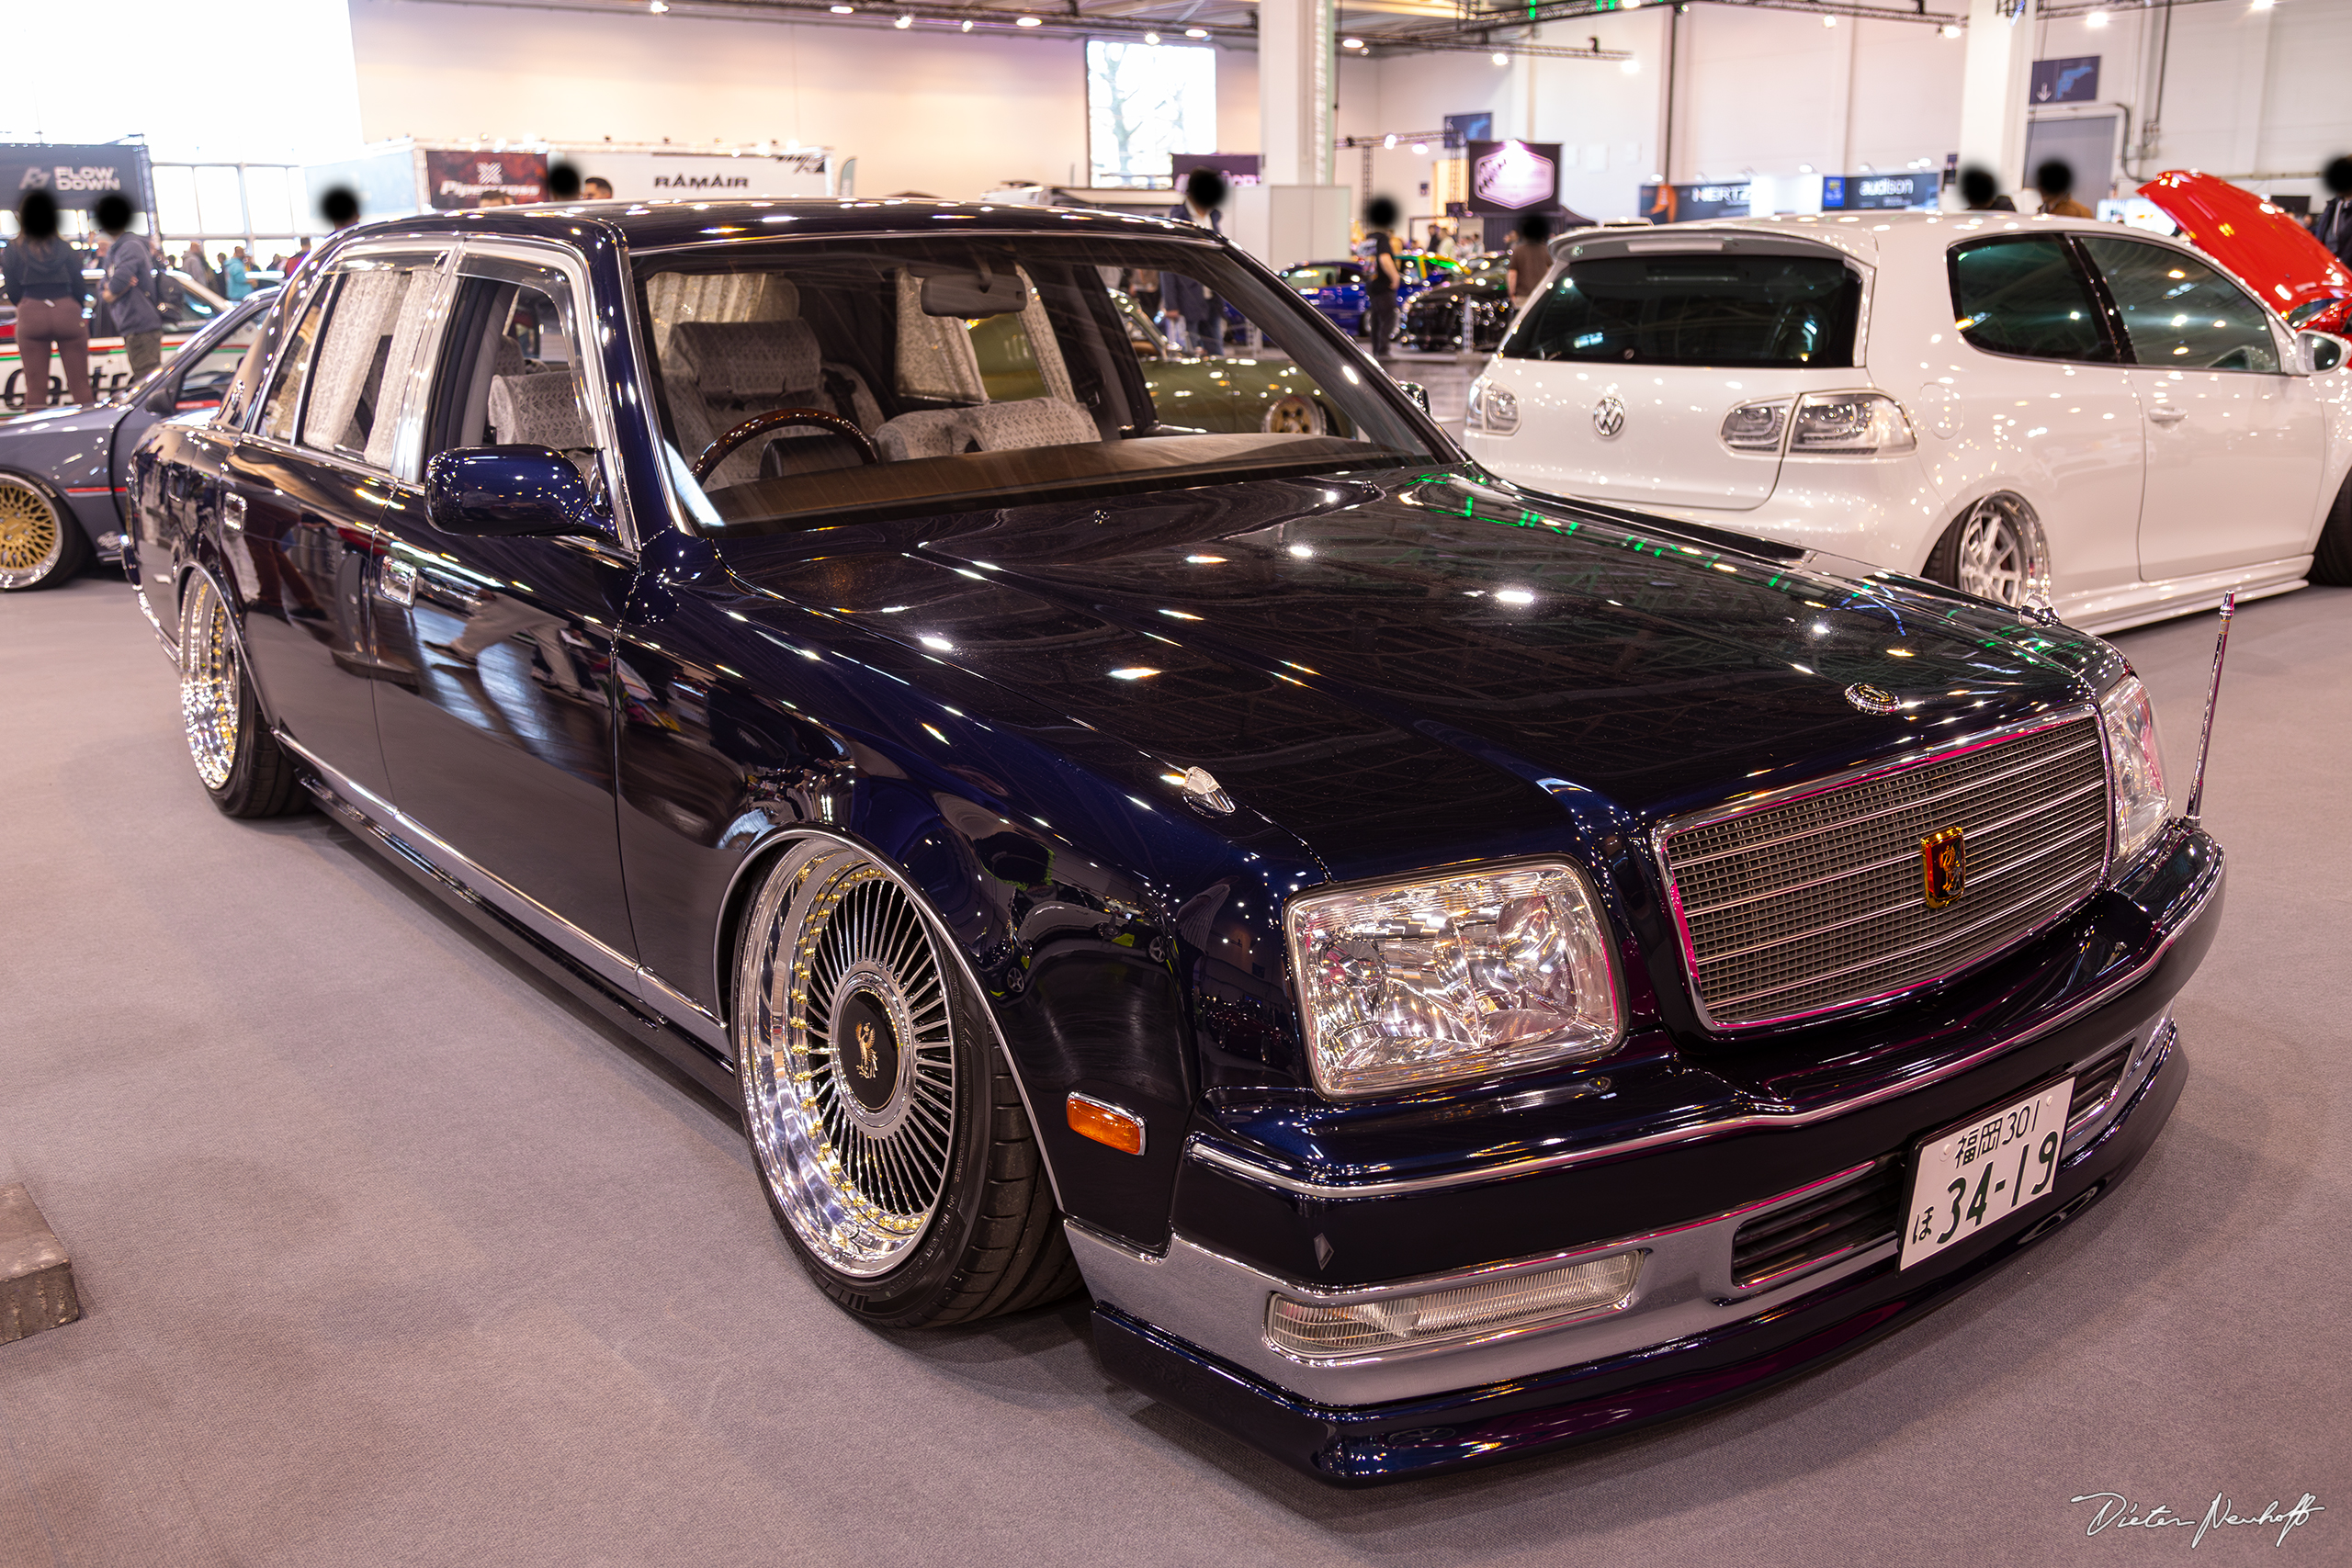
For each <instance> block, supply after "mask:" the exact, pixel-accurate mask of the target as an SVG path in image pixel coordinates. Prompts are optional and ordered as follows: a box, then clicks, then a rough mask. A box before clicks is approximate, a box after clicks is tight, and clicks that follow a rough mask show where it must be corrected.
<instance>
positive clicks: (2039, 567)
mask: <svg viewBox="0 0 2352 1568" xmlns="http://www.w3.org/2000/svg"><path fill="white" fill-rule="evenodd" d="M1956 532H1957V534H1958V539H1957V540H1956V542H1955V543H1956V548H1955V549H1954V550H1953V558H1952V577H1953V583H1952V585H1953V586H1954V587H1956V588H1958V589H1960V590H1961V591H1962V592H1967V593H1973V594H1975V595H1976V596H1977V597H1978V598H1980V599H1990V600H1992V601H1994V602H1995V603H1996V604H2012V605H2018V606H2020V607H2022V606H2024V605H2027V604H2032V603H2035V602H2036V601H2046V600H2047V599H2048V598H2049V595H2050V552H2049V549H2048V547H2047V546H2046V545H2045V544H2044V543H2043V541H2042V534H2041V521H2040V519H2038V518H2036V517H2035V516H2034V514H2033V513H2032V511H2031V510H2030V508H2028V507H2027V506H2026V504H2025V503H2024V502H2021V501H2019V500H2018V499H2017V498H2016V497H2014V496H2007V495H1995V496H1987V497H1985V499H1984V500H1983V501H1980V502H1977V503H1976V504H1975V505H1974V506H1973V507H1972V508H1970V509H1969V512H1968V514H1967V515H1966V516H1964V517H1962V519H1961V520H1960V522H1959V524H1958V525H1957V527H1956Z"/></svg>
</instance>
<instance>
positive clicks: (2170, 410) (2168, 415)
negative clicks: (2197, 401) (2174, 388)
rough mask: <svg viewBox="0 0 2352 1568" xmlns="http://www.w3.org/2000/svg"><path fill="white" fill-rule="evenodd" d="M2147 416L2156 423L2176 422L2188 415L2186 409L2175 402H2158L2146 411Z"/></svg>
mask: <svg viewBox="0 0 2352 1568" xmlns="http://www.w3.org/2000/svg"><path fill="white" fill-rule="evenodd" d="M2148 417H2149V418H2150V419H2152V420H2154V421H2155V422H2156V423H2158V424H2178V423H2180V422H2181V421H2182V420H2184V419H2187V418H2188V410H2187V409H2185V408H2181V407H2180V406H2178V405H2177V404H2175V403H2158V404H2157V405H2156V406H2155V407H2154V408H2152V409H2150V410H2149V411H2148Z"/></svg>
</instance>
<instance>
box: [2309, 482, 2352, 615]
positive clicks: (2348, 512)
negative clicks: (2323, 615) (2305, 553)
mask: <svg viewBox="0 0 2352 1568" xmlns="http://www.w3.org/2000/svg"><path fill="white" fill-rule="evenodd" d="M2312 581H2313V582H2324V583H2326V584H2327V585H2329V586H2330V587H2333V588H2342V587H2346V586H2352V478H2346V479H2345V481H2344V488H2343V489H2342V490H2339V491H2336V492H2335V505H2334V506H2331V507H2329V508H2328V510H2327V523H2326V525H2324V527H2322V528H2321V529H2320V531H2319V547H2318V548H2317V549H2315V550H2314V551H2312Z"/></svg>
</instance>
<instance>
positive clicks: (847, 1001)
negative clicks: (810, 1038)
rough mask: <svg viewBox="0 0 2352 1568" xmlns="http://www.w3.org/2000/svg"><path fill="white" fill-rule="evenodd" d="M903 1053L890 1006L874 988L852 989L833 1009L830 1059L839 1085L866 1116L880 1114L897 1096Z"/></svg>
mask: <svg viewBox="0 0 2352 1568" xmlns="http://www.w3.org/2000/svg"><path fill="white" fill-rule="evenodd" d="M903 1054H904V1053H903V1052H902V1051H901V1050H900V1049H899V1030H898V1025H897V1024H896V1023H895V1022H894V1021H892V1019H891V1017H890V1009H889V1008H888V1005H886V1004H885V1003H884V1001H883V999H882V998H881V997H880V996H879V995H877V994H876V993H875V992H874V991H871V990H865V989H859V990H854V991H852V992H851V993H850V994H849V996H848V997H847V998H844V999H843V1000H842V1004H841V1006H840V1007H839V1008H838V1009H836V1010H835V1011H834V1014H833V1061H834V1064H835V1066H836V1067H837V1069H838V1071H839V1072H840V1074H841V1080H842V1087H844V1088H845V1089H848V1090H849V1094H850V1098H851V1099H852V1100H854V1101H856V1103H857V1105H858V1107H859V1108H860V1109H861V1110H864V1111H866V1112H867V1113H868V1114H869V1115H879V1114H881V1113H882V1112H883V1111H887V1110H888V1108H889V1105H890V1101H891V1100H893V1099H894V1098H896V1097H897V1095H898V1092H899V1057H900V1056H901V1055H903Z"/></svg>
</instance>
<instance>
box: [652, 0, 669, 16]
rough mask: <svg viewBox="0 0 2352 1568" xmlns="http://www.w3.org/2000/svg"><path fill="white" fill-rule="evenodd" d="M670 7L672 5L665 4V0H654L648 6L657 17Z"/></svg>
mask: <svg viewBox="0 0 2352 1568" xmlns="http://www.w3.org/2000/svg"><path fill="white" fill-rule="evenodd" d="M669 8H670V7H669V6H667V5H665V4H663V0H652V3H651V4H650V5H649V6H646V9H647V10H649V11H650V12H652V13H653V14H654V15H655V16H657V17H658V16H660V15H661V14H662V12H664V11H666V10H668V9H669Z"/></svg>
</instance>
